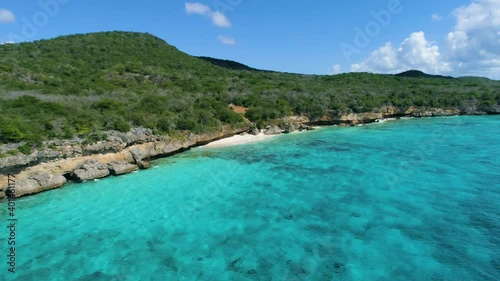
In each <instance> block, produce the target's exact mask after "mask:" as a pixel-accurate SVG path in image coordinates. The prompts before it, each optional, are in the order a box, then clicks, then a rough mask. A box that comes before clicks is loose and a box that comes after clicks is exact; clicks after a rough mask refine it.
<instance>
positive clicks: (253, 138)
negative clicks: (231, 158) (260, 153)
mask: <svg viewBox="0 0 500 281" xmlns="http://www.w3.org/2000/svg"><path fill="white" fill-rule="evenodd" d="M275 136H277V135H265V134H263V133H260V134H258V135H252V134H246V135H236V136H232V137H229V138H225V139H221V140H218V141H214V142H211V143H209V144H207V145H204V146H203V147H207V148H214V147H225V146H233V145H241V144H247V143H252V142H258V141H261V140H265V139H269V138H272V137H275Z"/></svg>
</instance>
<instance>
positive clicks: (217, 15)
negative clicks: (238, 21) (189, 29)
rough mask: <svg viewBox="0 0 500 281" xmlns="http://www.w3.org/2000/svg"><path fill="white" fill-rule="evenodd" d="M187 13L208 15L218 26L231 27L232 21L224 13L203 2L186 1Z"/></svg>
mask: <svg viewBox="0 0 500 281" xmlns="http://www.w3.org/2000/svg"><path fill="white" fill-rule="evenodd" d="M186 13H188V14H196V15H203V16H206V17H208V18H210V19H211V20H212V23H213V24H214V25H216V26H218V27H231V21H230V20H229V19H228V18H227V17H226V16H225V15H224V14H222V13H221V12H216V11H212V9H210V7H209V6H207V5H204V4H201V3H197V2H196V3H186Z"/></svg>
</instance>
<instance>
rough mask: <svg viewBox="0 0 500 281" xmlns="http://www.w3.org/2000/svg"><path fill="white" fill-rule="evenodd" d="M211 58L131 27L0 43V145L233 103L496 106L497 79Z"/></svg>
mask: <svg viewBox="0 0 500 281" xmlns="http://www.w3.org/2000/svg"><path fill="white" fill-rule="evenodd" d="M214 61H215V60H211V61H210V60H209V61H207V59H200V58H197V57H193V56H190V55H188V54H186V53H183V52H181V51H179V50H178V49H176V48H175V47H173V46H171V45H169V44H167V43H166V42H165V41H163V40H161V39H159V38H157V37H154V36H152V35H149V34H144V33H131V32H104V33H93V34H86V35H71V36H63V37H59V38H55V39H50V40H42V41H37V42H32V43H20V44H5V45H0V110H1V114H0V142H2V143H9V142H19V141H29V142H30V143H39V142H40V141H41V140H43V139H48V138H71V137H74V136H76V135H78V136H81V137H85V138H90V139H91V140H94V139H97V138H98V132H100V131H102V130H111V129H114V130H120V131H127V130H129V129H130V128H131V127H137V126H144V127H148V128H152V129H153V130H154V131H155V133H159V134H170V135H175V134H178V133H179V132H180V131H191V132H204V131H210V130H214V129H216V128H219V127H220V125H221V124H233V123H238V122H241V121H242V120H243V116H241V115H238V114H236V113H233V112H232V111H230V110H229V109H228V104H230V103H233V104H235V105H241V106H245V107H248V108H249V110H248V111H247V113H246V117H247V118H248V119H250V120H251V121H256V122H258V123H259V124H263V123H265V122H267V121H269V120H272V119H275V118H278V117H282V116H287V115H291V114H307V115H309V116H310V117H311V118H316V117H319V116H321V115H323V114H324V112H325V110H327V109H329V110H346V109H350V110H352V111H354V112H366V111H372V110H374V109H376V108H377V107H381V106H385V105H394V106H397V107H401V108H404V107H408V106H411V105H415V106H429V107H445V106H454V107H462V106H470V105H471V104H473V105H475V106H477V107H478V108H487V107H489V106H493V105H495V104H497V103H499V102H500V82H499V81H493V80H489V79H484V78H474V77H467V78H463V79H462V78H458V79H448V78H446V77H428V76H425V75H417V76H418V77H407V76H403V77H401V76H394V75H379V74H368V73H350V74H340V75H335V76H326V75H325V76H319V75H300V74H289V73H277V72H265V71H258V70H253V69H246V68H245V67H241V69H239V68H238V67H224V66H225V65H222V66H219V65H220V64H218V65H217V63H215V64H214ZM219 62H220V61H219ZM231 65H232V66H235V65H236V64H234V63H231V64H230V66H231ZM226 66H227V65H226ZM239 66H241V65H239ZM234 68H236V69H234ZM409 76H411V75H409ZM96 136H97V137H96Z"/></svg>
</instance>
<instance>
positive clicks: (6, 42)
mask: <svg viewBox="0 0 500 281" xmlns="http://www.w3.org/2000/svg"><path fill="white" fill-rule="evenodd" d="M15 43H16V42H14V41H5V42H0V45H5V44H15Z"/></svg>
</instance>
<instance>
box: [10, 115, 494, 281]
mask: <svg viewBox="0 0 500 281" xmlns="http://www.w3.org/2000/svg"><path fill="white" fill-rule="evenodd" d="M499 156H500V116H489V117H488V116H486V117H445V118H425V119H409V120H399V121H393V122H386V123H381V124H370V125H366V126H362V127H351V128H336V127H327V128H321V129H319V130H317V131H314V132H306V133H294V134H289V135H283V136H278V137H275V138H272V139H269V140H265V141H262V142H259V143H254V144H247V145H242V146H234V147H226V148H210V149H209V148H203V147H201V148H196V149H192V150H191V151H188V152H185V153H182V154H178V155H176V156H173V157H169V158H165V159H162V160H158V161H156V162H155V163H154V165H155V168H152V169H150V170H146V171H140V172H137V173H133V174H129V175H126V176H121V177H111V178H106V179H103V180H100V181H94V182H88V183H84V184H70V185H67V186H65V187H64V188H61V189H57V190H53V191H49V192H45V193H42V194H38V195H36V196H31V197H26V198H21V199H18V200H17V201H16V203H17V206H16V207H17V218H18V222H17V229H16V232H17V236H16V243H17V244H16V249H17V250H16V254H17V264H16V273H15V274H11V273H9V272H8V271H7V265H6V261H7V257H6V255H7V254H8V252H7V251H8V250H7V247H8V246H7V242H6V240H5V239H2V242H1V245H0V250H1V251H0V270H1V271H2V272H1V273H0V276H1V278H0V279H2V280H23V281H24V280H42V281H44V280H64V281H66V280H81V281H83V280H89V281H90V280H346V281H347V280H367V281H375V280H405V281H406V280H424V281H427V280H429V281H433V280H434V281H437V280H443V281H444V280H449V281H469V280H492V281H493V280H500V158H499ZM0 205H1V208H0V218H1V221H2V223H3V224H5V225H7V222H6V220H5V217H6V216H7V210H6V209H7V206H6V202H5V201H0ZM7 232H8V229H7V228H6V227H0V237H2V238H5V237H7V235H8V233H7Z"/></svg>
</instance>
